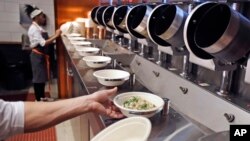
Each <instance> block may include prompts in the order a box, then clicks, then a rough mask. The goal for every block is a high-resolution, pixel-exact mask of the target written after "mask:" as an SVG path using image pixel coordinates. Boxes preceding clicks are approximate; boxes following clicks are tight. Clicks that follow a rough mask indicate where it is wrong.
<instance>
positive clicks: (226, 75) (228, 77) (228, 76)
mask: <svg viewBox="0 0 250 141" xmlns="http://www.w3.org/2000/svg"><path fill="white" fill-rule="evenodd" d="M232 76H233V75H232V72H231V71H226V70H224V71H222V76H221V86H220V89H219V90H218V92H217V94H219V95H221V96H227V95H228V93H229V91H230V88H231V82H232Z"/></svg>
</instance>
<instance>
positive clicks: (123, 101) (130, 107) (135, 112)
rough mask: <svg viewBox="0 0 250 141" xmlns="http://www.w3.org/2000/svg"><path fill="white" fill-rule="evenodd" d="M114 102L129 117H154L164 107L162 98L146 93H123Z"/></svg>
mask: <svg viewBox="0 0 250 141" xmlns="http://www.w3.org/2000/svg"><path fill="white" fill-rule="evenodd" d="M113 101H114V104H115V105H116V106H117V107H118V108H119V109H120V110H121V112H122V113H123V114H124V115H125V116H127V117H132V116H143V117H152V116H154V115H155V114H156V113H158V112H159V111H161V110H162V108H163V105H164V101H163V99H162V98H161V97H159V96H157V95H155V94H151V93H146V92H127V93H121V94H118V95H117V96H116V97H115V98H114V100H113Z"/></svg>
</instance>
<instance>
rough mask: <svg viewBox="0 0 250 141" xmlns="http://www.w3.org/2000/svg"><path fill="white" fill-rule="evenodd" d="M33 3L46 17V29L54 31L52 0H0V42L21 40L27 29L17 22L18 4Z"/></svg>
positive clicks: (18, 18) (51, 32)
mask: <svg viewBox="0 0 250 141" xmlns="http://www.w3.org/2000/svg"><path fill="white" fill-rule="evenodd" d="M20 4H34V5H36V6H37V7H39V8H40V9H42V10H43V11H44V13H45V14H46V15H47V17H48V25H47V28H46V29H47V31H48V32H49V34H50V35H51V34H53V33H54V31H55V14H54V0H0V42H21V35H22V33H27V29H25V28H24V27H22V26H21V25H20V24H19V21H20V16H19V5H20Z"/></svg>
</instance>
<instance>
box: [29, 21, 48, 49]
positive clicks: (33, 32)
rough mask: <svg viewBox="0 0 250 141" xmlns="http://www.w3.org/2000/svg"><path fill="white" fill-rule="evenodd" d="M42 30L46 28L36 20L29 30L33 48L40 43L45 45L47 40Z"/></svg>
mask: <svg viewBox="0 0 250 141" xmlns="http://www.w3.org/2000/svg"><path fill="white" fill-rule="evenodd" d="M42 32H45V30H44V29H43V28H42V27H41V26H39V25H38V24H37V23H36V22H32V24H31V25H30V27H29V30H28V36H29V39H30V47H31V48H34V47H37V46H38V45H40V46H42V47H43V46H44V45H45V42H46V40H45V39H44V38H43V37H42V34H41V33H42Z"/></svg>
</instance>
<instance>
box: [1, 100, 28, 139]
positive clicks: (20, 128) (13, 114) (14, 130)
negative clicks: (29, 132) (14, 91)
mask: <svg viewBox="0 0 250 141" xmlns="http://www.w3.org/2000/svg"><path fill="white" fill-rule="evenodd" d="M23 132H24V103H23V102H21V101H19V102H7V101H3V100H1V99H0V140H3V139H5V138H7V137H9V136H11V135H15V134H18V133H23Z"/></svg>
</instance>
